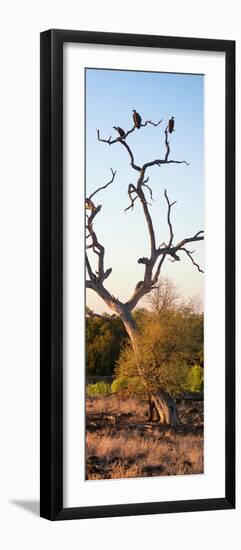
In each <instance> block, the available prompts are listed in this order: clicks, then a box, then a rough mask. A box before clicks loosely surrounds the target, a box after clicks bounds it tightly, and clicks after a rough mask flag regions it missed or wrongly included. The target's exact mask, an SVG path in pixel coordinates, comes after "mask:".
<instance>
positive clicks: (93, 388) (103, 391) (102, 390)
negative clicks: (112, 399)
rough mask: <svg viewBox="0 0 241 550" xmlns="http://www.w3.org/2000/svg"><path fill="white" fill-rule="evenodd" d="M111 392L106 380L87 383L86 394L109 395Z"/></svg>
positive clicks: (90, 395)
mask: <svg viewBox="0 0 241 550" xmlns="http://www.w3.org/2000/svg"><path fill="white" fill-rule="evenodd" d="M110 393H111V384H107V382H96V384H88V386H87V395H88V396H89V397H95V396H98V395H109V394H110Z"/></svg>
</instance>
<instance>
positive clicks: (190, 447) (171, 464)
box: [86, 395, 203, 479]
mask: <svg viewBox="0 0 241 550" xmlns="http://www.w3.org/2000/svg"><path fill="white" fill-rule="evenodd" d="M178 410H179V415H180V420H181V426H180V427H178V428H176V429H172V428H167V427H164V426H160V425H159V424H158V423H157V422H153V423H150V422H148V420H147V419H148V404H147V402H146V401H142V400H140V399H137V398H119V397H117V396H115V395H110V396H106V397H92V398H90V397H89V398H87V402H86V478H87V479H116V478H130V477H148V476H170V475H183V474H201V473H203V402H201V401H198V402H194V401H191V402H184V401H182V402H181V403H180V404H179V405H178Z"/></svg>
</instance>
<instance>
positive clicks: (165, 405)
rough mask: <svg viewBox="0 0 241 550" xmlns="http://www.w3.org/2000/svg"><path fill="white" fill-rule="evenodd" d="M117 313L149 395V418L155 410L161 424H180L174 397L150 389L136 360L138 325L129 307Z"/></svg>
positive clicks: (151, 419) (161, 391)
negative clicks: (128, 338)
mask: <svg viewBox="0 0 241 550" xmlns="http://www.w3.org/2000/svg"><path fill="white" fill-rule="evenodd" d="M119 314H120V318H121V320H122V322H123V324H124V326H125V329H126V331H127V334H128V335H129V337H130V340H131V344H132V348H133V352H134V354H135V357H136V366H137V370H138V374H139V376H140V378H141V380H142V381H143V383H144V385H145V387H146V390H147V393H148V396H149V411H150V414H149V420H150V421H153V419H154V411H156V414H157V417H158V420H159V422H160V423H161V424H166V425H167V426H172V427H175V426H178V425H180V421H179V417H178V412H177V406H176V403H175V401H174V399H172V398H171V397H170V395H168V393H166V392H164V391H163V390H155V391H153V390H152V389H150V387H149V383H148V379H147V378H146V376H145V373H144V372H142V369H141V367H140V362H139V360H138V339H137V337H138V327H137V324H136V322H135V320H134V319H133V317H132V315H131V312H130V311H129V309H127V308H125V307H123V308H122V311H121V313H119Z"/></svg>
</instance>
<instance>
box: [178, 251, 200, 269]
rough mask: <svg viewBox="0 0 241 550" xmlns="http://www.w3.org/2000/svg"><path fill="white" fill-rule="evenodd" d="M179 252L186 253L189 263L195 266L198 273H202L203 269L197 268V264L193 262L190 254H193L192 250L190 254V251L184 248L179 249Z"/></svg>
mask: <svg viewBox="0 0 241 550" xmlns="http://www.w3.org/2000/svg"><path fill="white" fill-rule="evenodd" d="M179 250H180V251H181V250H183V252H186V254H187V255H188V257H189V258H190V260H191V262H192V263H193V265H195V267H196V268H197V269H198V271H199V272H200V273H204V271H203V269H201V267H200V266H199V264H197V263H196V262H195V261H194V259H193V257H192V254H193V253H194V252H195V251H194V250H193V251H192V252H191V250H187V249H186V248H183V247H182V248H179Z"/></svg>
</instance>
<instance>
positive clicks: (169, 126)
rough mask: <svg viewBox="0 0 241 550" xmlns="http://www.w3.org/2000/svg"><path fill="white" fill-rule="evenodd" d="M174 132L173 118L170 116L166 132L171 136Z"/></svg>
mask: <svg viewBox="0 0 241 550" xmlns="http://www.w3.org/2000/svg"><path fill="white" fill-rule="evenodd" d="M173 130H174V116H172V118H170V119H169V121H168V132H169V134H171V133H172V132H173Z"/></svg>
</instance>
